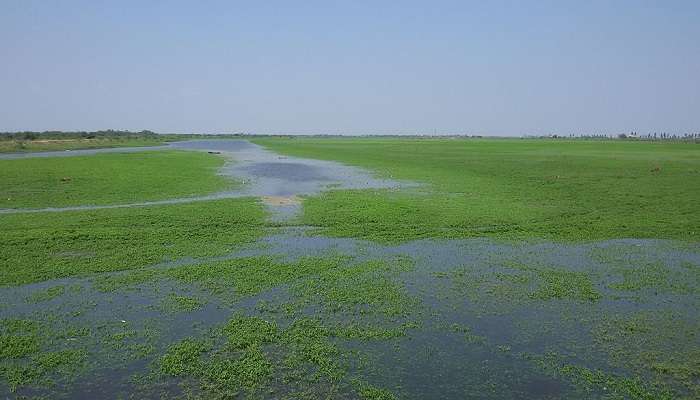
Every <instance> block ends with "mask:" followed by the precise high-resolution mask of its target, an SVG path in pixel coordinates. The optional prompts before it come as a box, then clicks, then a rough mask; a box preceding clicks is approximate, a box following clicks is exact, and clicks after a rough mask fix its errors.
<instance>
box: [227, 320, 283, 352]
mask: <svg viewBox="0 0 700 400" xmlns="http://www.w3.org/2000/svg"><path fill="white" fill-rule="evenodd" d="M222 331H223V333H224V335H225V336H226V338H227V339H228V345H229V346H230V347H231V348H232V349H235V350H245V349H249V348H251V347H254V348H259V347H260V346H262V345H263V344H266V343H271V342H273V341H275V339H276V338H277V324H275V323H274V322H269V321H265V320H263V319H260V318H252V317H245V316H242V315H238V316H235V317H234V318H232V319H230V320H229V321H228V323H226V325H225V326H224V327H223V329H222Z"/></svg>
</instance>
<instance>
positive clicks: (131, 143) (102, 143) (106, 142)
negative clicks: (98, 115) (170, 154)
mask: <svg viewBox="0 0 700 400" xmlns="http://www.w3.org/2000/svg"><path fill="white" fill-rule="evenodd" d="M166 139H167V140H175V139H176V138H173V137H171V136H168V137H163V138H162V139H161V138H130V137H124V138H94V139H78V138H75V139H53V140H45V139H38V140H0V153H15V152H35V151H61V150H79V149H96V148H106V147H140V146H158V145H162V144H163V143H164V141H165V140H166Z"/></svg>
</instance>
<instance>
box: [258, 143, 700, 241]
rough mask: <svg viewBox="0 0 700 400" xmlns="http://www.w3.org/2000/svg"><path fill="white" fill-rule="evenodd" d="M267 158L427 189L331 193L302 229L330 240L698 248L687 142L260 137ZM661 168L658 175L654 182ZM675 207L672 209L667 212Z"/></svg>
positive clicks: (693, 151) (695, 190)
mask: <svg viewBox="0 0 700 400" xmlns="http://www.w3.org/2000/svg"><path fill="white" fill-rule="evenodd" d="M252 140H253V141H254V142H255V143H258V144H261V145H263V146H266V147H268V148H270V149H271V150H274V151H277V152H280V153H283V154H288V155H294V156H300V157H309V158H317V159H325V160H333V161H340V162H343V163H347V164H350V165H356V166H360V167H365V168H368V169H370V170H371V171H373V172H374V173H376V174H377V175H379V176H381V177H386V178H393V179H404V180H410V181H414V182H418V183H422V184H424V187H423V188H421V189H419V190H409V191H399V192H397V191H392V190H385V191H378V190H367V191H330V192H326V193H323V194H321V195H319V196H313V197H309V198H306V199H305V201H304V214H303V216H302V218H301V220H302V222H303V223H305V224H307V225H311V226H315V227H317V228H319V232H321V233H323V234H326V235H333V236H345V237H348V236H349V237H358V238H365V239H370V240H376V241H381V242H401V241H407V240H412V239H418V238H426V237H443V238H444V237H447V238H454V237H484V236H487V237H496V238H504V239H532V238H543V239H553V240H572V241H577V240H599V239H608V238H630V237H631V238H668V239H681V240H689V241H694V240H697V239H698V238H699V237H700V229H697V227H698V226H700V215H699V214H698V213H697V212H695V211H696V210H695V209H696V199H697V198H700V174H698V173H697V171H698V170H700V148H698V146H694V145H688V144H682V143H642V142H610V141H600V142H598V141H585V142H584V141H560V140H557V141H548V140H522V139H499V140H473V139H471V140H467V139H429V140H426V139H416V138H294V139H288V138H254V139H252ZM655 167H659V168H660V169H659V170H658V171H653V170H654V169H655ZM669 204H673V207H669V206H668V205H669Z"/></svg>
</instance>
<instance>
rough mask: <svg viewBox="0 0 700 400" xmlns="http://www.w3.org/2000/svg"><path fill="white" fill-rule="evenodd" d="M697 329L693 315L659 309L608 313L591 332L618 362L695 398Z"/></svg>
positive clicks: (698, 386) (699, 373)
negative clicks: (619, 313)
mask: <svg viewBox="0 0 700 400" xmlns="http://www.w3.org/2000/svg"><path fill="white" fill-rule="evenodd" d="M698 332H700V323H699V322H698V321H697V318H694V316H692V315H684V314H680V313H678V312H674V311H673V310H657V311H644V312H637V313H633V314H629V315H612V316H608V317H606V318H603V319H602V320H601V321H600V322H599V323H598V324H597V325H596V326H595V327H594V328H593V329H592V332H591V333H592V335H593V338H594V341H595V343H596V346H597V347H598V348H599V349H600V350H602V351H605V352H606V353H608V354H609V355H610V358H611V361H612V362H613V363H614V364H615V365H618V366H620V367H623V368H626V369H630V370H634V371H639V372H644V373H646V374H648V375H649V376H652V377H654V381H655V382H660V383H662V384H663V385H665V386H667V387H669V388H671V389H674V390H676V391H677V392H678V393H679V394H681V393H684V394H685V396H687V397H690V398H692V397H697V396H699V395H700V380H699V379H700V346H698V335H699V333H698Z"/></svg>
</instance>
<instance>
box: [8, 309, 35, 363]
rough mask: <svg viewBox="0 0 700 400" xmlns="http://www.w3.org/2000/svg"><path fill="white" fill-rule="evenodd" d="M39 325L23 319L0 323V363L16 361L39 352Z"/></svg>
mask: <svg viewBox="0 0 700 400" xmlns="http://www.w3.org/2000/svg"><path fill="white" fill-rule="evenodd" d="M38 330H39V325H38V324H37V323H36V322H34V321H30V320H25V319H5V320H2V321H0V362H1V361H2V360H6V359H18V358H23V357H26V356H28V355H32V354H34V353H36V352H38V351H39V344H40V339H39V335H38Z"/></svg>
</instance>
